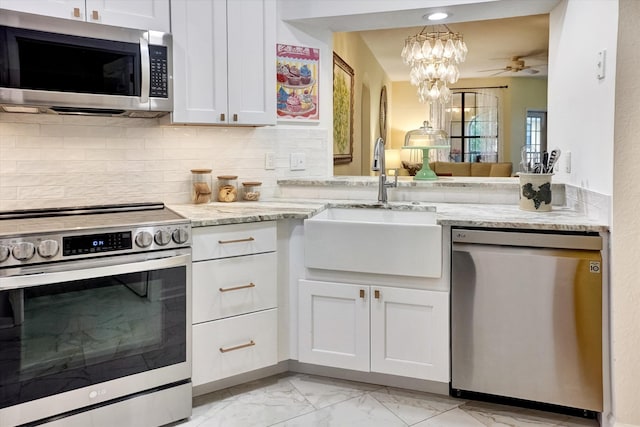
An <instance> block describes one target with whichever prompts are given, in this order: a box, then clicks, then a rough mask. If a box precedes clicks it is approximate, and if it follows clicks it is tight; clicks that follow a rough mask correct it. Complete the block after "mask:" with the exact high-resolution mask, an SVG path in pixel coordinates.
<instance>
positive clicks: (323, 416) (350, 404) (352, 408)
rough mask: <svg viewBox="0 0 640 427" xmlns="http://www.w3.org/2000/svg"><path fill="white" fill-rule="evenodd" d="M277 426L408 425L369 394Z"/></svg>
mask: <svg viewBox="0 0 640 427" xmlns="http://www.w3.org/2000/svg"><path fill="white" fill-rule="evenodd" d="M276 426H277V427H310V426H313V427H345V426H349V427H406V426H407V424H405V423H404V422H402V420H400V419H399V418H398V417H396V416H395V415H394V414H393V412H391V411H389V410H388V409H387V408H385V407H384V406H383V405H382V404H380V402H378V401H377V400H376V399H374V398H373V397H371V396H370V395H368V394H363V395H362V396H359V397H354V398H353V399H349V400H346V401H344V402H340V403H337V404H335V405H332V406H327V407H326V408H323V409H319V410H317V411H314V412H312V413H310V414H307V415H303V416H301V417H297V418H294V419H291V420H289V421H285V422H283V423H280V424H276Z"/></svg>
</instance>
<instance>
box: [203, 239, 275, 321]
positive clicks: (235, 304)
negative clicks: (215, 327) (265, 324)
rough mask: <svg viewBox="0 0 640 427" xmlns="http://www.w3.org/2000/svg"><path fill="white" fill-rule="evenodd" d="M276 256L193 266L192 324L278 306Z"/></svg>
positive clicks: (247, 257)
mask: <svg viewBox="0 0 640 427" xmlns="http://www.w3.org/2000/svg"><path fill="white" fill-rule="evenodd" d="M276 257H277V256H276V253H275V252H269V253H266V254H258V255H248V256H243V257H234V258H224V259H217V260H210V261H200V262H194V263H193V323H201V322H206V321H209V320H216V319H220V318H222V317H229V316H236V315H238V314H245V313H250V312H252V311H257V310H265V309H268V308H274V307H276V305H277V298H278V296H277V288H276V286H277V282H276V275H277V258H276Z"/></svg>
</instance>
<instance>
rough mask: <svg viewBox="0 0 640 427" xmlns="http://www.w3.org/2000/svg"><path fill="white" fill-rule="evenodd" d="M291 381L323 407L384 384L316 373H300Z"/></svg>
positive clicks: (314, 404) (310, 400) (314, 403)
mask: <svg viewBox="0 0 640 427" xmlns="http://www.w3.org/2000/svg"><path fill="white" fill-rule="evenodd" d="M289 382H291V384H293V386H294V387H295V388H296V389H297V390H298V391H299V392H300V393H302V395H303V396H304V397H305V398H306V399H307V400H308V401H309V402H310V403H311V404H312V405H313V406H314V407H315V408H316V409H321V408H325V407H327V406H330V405H333V404H335V403H339V402H343V401H345V400H348V399H351V398H354V397H357V396H361V395H363V394H364V393H366V392H369V391H374V390H379V389H381V388H382V386H379V385H372V384H366V383H358V382H353V381H345V380H340V379H335V378H327V377H320V376H315V375H304V374H298V375H294V376H292V377H290V378H289Z"/></svg>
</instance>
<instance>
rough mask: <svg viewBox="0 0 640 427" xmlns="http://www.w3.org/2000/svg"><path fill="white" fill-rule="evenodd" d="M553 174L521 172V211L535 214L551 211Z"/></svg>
mask: <svg viewBox="0 0 640 427" xmlns="http://www.w3.org/2000/svg"><path fill="white" fill-rule="evenodd" d="M552 176H553V174H552V173H522V172H520V209H522V210H525V211H534V212H549V211H551V177H552Z"/></svg>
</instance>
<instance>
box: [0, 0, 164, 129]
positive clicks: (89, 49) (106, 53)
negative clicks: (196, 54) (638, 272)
mask: <svg viewBox="0 0 640 427" xmlns="http://www.w3.org/2000/svg"><path fill="white" fill-rule="evenodd" d="M0 12H1V13H0V111H1V110H4V111H9V112H11V111H22V112H55V113H68V114H101V115H110V116H130V117H158V116H161V115H164V114H166V113H167V112H170V111H172V110H173V96H172V95H173V88H172V66H171V61H172V54H171V41H172V38H171V34H167V33H162V32H158V31H145V30H136V29H129V28H120V27H114V26H109V25H101V24H95V23H88V22H76V21H71V20H66V19H58V18H50V17H44V16H39V15H33V14H27V13H20V12H12V11H8V10H0Z"/></svg>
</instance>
